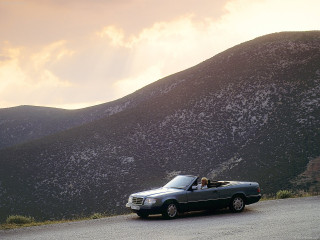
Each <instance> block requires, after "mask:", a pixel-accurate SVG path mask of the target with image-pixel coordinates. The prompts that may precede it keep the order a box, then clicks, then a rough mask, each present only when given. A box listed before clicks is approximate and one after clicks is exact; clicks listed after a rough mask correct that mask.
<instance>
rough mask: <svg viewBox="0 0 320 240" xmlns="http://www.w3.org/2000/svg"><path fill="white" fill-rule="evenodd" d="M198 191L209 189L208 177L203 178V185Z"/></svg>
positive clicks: (200, 185) (200, 184) (199, 186)
mask: <svg viewBox="0 0 320 240" xmlns="http://www.w3.org/2000/svg"><path fill="white" fill-rule="evenodd" d="M197 188H198V190H201V189H206V188H208V179H207V178H206V177H203V178H201V183H199V184H198V186H197Z"/></svg>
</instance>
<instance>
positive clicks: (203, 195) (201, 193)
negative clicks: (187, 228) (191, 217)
mask: <svg viewBox="0 0 320 240" xmlns="http://www.w3.org/2000/svg"><path fill="white" fill-rule="evenodd" d="M218 198H219V194H218V191H217V190H216V189H213V188H207V189H201V190H189V191H188V192H187V201H188V208H189V211H191V210H202V209H207V208H209V207H210V206H211V205H213V204H214V202H215V201H217V200H218Z"/></svg>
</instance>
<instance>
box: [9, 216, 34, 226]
mask: <svg viewBox="0 0 320 240" xmlns="http://www.w3.org/2000/svg"><path fill="white" fill-rule="evenodd" d="M33 222H34V218H33V217H25V216H21V215H11V216H9V217H7V220H6V223H8V224H27V223H33Z"/></svg>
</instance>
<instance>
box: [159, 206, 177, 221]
mask: <svg viewBox="0 0 320 240" xmlns="http://www.w3.org/2000/svg"><path fill="white" fill-rule="evenodd" d="M162 216H163V217H164V218H166V219H173V218H176V217H177V216H178V204H177V203H175V202H170V203H167V204H166V205H165V207H164V209H163V213H162Z"/></svg>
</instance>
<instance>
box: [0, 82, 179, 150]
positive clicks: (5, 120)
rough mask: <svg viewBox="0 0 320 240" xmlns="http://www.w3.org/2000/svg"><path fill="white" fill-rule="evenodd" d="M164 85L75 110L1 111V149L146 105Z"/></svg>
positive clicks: (24, 109)
mask: <svg viewBox="0 0 320 240" xmlns="http://www.w3.org/2000/svg"><path fill="white" fill-rule="evenodd" d="M167 84H168V83H167V82H166V81H162V82H161V83H160V84H153V85H152V86H148V87H145V88H143V89H141V90H138V91H136V92H134V93H132V94H130V95H128V96H126V97H123V98H121V99H118V100H115V101H112V102H108V103H104V104H100V105H96V106H92V107H88V108H83V109H77V110H65V109H58V108H49V107H37V106H18V107H12V108H2V109H0V149H1V148H6V147H10V146H14V145H17V144H21V143H24V142H28V141H30V140H34V139H39V138H41V137H44V136H47V135H52V134H55V133H57V132H61V131H64V130H67V129H70V128H73V127H77V126H81V125H83V124H86V123H89V122H92V121H94V120H97V119H100V118H103V117H108V116H111V115H113V114H115V113H118V112H121V111H123V110H125V109H128V108H132V107H134V106H136V105H137V104H139V103H141V102H143V101H148V99H149V98H151V97H155V96H157V95H159V94H161V92H159V91H166V89H168V88H170V87H173V86H168V85H167Z"/></svg>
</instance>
